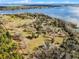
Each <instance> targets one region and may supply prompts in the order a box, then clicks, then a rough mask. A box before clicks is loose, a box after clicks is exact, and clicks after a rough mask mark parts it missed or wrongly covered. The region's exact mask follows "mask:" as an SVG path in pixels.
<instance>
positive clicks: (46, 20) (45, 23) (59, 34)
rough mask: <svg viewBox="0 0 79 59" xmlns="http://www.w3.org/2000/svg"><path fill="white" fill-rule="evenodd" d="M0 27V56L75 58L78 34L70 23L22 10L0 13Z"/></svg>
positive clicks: (76, 55)
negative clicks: (23, 12) (21, 12)
mask: <svg viewBox="0 0 79 59" xmlns="http://www.w3.org/2000/svg"><path fill="white" fill-rule="evenodd" d="M0 26H2V27H0V28H1V32H0V40H1V41H0V43H1V50H0V51H2V53H1V54H0V55H1V59H3V58H4V59H6V58H8V59H12V58H14V59H79V33H78V32H74V31H73V29H77V27H76V25H75V24H73V23H70V22H65V21H63V20H61V19H58V18H54V17H50V16H47V15H44V14H37V13H36V14H31V13H25V14H13V15H12V14H11V15H10V14H7V15H6V14H5V15H0ZM7 41H8V43H7ZM7 46H8V47H7ZM3 50H4V51H3ZM11 54H12V56H10V55H11ZM14 54H15V55H14ZM3 55H4V56H3ZM7 56H8V57H7Z"/></svg>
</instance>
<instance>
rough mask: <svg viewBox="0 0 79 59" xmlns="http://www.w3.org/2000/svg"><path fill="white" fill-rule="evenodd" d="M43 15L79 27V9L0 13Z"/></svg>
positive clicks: (6, 12) (61, 8)
mask: <svg viewBox="0 0 79 59" xmlns="http://www.w3.org/2000/svg"><path fill="white" fill-rule="evenodd" d="M27 12H28V13H43V14H46V15H49V16H51V17H52V16H53V17H57V18H60V19H63V20H67V21H71V22H73V23H76V24H78V25H79V7H73V6H70V7H67V6H66V7H51V8H42V9H22V10H7V11H0V14H16V13H27Z"/></svg>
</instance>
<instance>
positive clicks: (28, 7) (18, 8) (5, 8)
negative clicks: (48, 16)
mask: <svg viewBox="0 0 79 59" xmlns="http://www.w3.org/2000/svg"><path fill="white" fill-rule="evenodd" d="M36 8H39V9H41V8H50V7H49V6H0V10H20V9H36Z"/></svg>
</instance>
